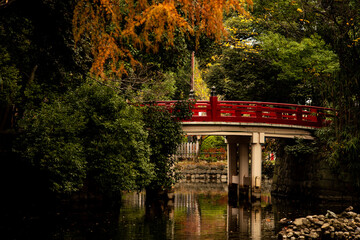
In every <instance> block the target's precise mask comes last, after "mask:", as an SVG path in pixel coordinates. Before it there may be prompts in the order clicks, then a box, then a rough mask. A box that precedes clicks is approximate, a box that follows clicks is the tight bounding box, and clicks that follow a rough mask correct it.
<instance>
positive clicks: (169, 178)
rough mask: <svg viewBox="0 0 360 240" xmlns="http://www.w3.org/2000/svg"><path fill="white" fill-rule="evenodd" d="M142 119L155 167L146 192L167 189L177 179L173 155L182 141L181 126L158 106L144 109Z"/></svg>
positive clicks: (166, 111)
mask: <svg viewBox="0 0 360 240" xmlns="http://www.w3.org/2000/svg"><path fill="white" fill-rule="evenodd" d="M143 117H144V118H143V119H144V122H145V127H146V129H147V131H148V134H149V137H148V141H149V143H150V148H151V156H150V162H151V163H153V164H154V166H155V177H154V179H153V180H152V182H151V184H150V185H149V186H148V190H153V191H154V190H155V191H160V190H165V189H169V188H171V186H173V184H174V183H175V182H176V180H177V178H178V176H177V173H176V171H175V168H174V164H175V158H174V157H173V155H174V154H175V153H176V150H177V147H178V145H179V143H181V141H182V129H181V124H180V123H179V122H177V121H175V118H174V117H173V116H172V114H171V113H170V112H169V111H168V110H167V109H165V108H162V107H158V106H152V105H150V106H147V107H145V108H144V109H143Z"/></svg>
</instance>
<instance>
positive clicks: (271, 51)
mask: <svg viewBox="0 0 360 240" xmlns="http://www.w3.org/2000/svg"><path fill="white" fill-rule="evenodd" d="M263 24H264V23H263V21H262V19H260V20H258V19H257V18H255V17H254V18H253V19H247V18H244V17H241V16H240V17H232V18H230V19H229V20H228V21H227V26H228V30H229V32H230V33H231V35H230V37H229V38H228V40H227V41H226V42H225V43H224V46H223V50H222V54H221V55H218V56H214V62H215V63H214V64H210V68H209V71H208V74H207V76H206V80H207V81H208V82H209V83H210V84H211V85H215V86H217V91H218V92H219V93H220V94H221V95H224V97H225V98H226V99H231V100H248V101H250V100H258V101H272V102H291V103H301V104H304V103H305V102H306V101H307V100H309V99H310V100H311V101H312V102H313V103H314V104H320V103H321V99H320V98H319V95H320V89H321V88H322V87H323V86H322V82H323V81H324V79H329V78H330V77H332V76H334V74H335V73H336V72H337V71H338V68H339V63H338V59H337V56H336V54H334V53H333V52H332V51H331V49H329V47H328V46H327V45H326V44H325V42H324V41H322V39H321V38H320V37H318V36H317V35H312V36H310V37H309V38H303V39H301V40H300V41H298V40H296V39H293V38H290V37H285V36H283V35H281V34H279V33H273V32H271V31H265V30H262V28H261V26H262V25H263ZM259 29H260V30H261V31H262V32H257V31H259Z"/></svg>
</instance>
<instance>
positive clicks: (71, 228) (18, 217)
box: [0, 183, 356, 240]
mask: <svg viewBox="0 0 360 240" xmlns="http://www.w3.org/2000/svg"><path fill="white" fill-rule="evenodd" d="M25 202H26V200H25V199H23V202H22V203H25ZM230 202H232V201H230ZM40 205H41V204H40ZM45 205H48V204H45V203H44V206H43V207H41V206H36V207H35V206H32V205H26V206H24V204H23V205H21V203H20V202H19V203H17V204H16V206H17V207H12V208H11V207H10V205H3V206H2V208H1V209H0V210H1V214H0V216H1V219H0V233H1V234H2V236H1V237H0V238H1V239H71V240H74V239H114V240H117V239H276V233H277V232H278V231H279V230H280V226H279V225H278V222H279V220H280V219H281V218H283V217H287V218H291V219H294V218H295V217H300V216H306V215H308V214H324V213H326V210H327V209H331V210H333V211H335V212H340V211H342V210H344V209H345V208H346V207H347V206H348V205H346V203H337V204H336V205H331V206H330V205H328V204H325V205H324V204H321V203H315V202H312V201H311V200H309V201H304V200H301V201H300V200H280V199H275V198H272V197H271V195H270V194H269V193H265V194H263V195H262V196H261V201H258V202H253V203H246V202H240V203H239V202H237V201H236V202H235V203H234V204H229V199H228V193H227V187H226V184H221V183H212V184H206V183H181V184H178V185H177V186H176V187H175V192H174V198H173V200H171V201H168V202H166V203H165V202H161V201H153V202H151V201H146V196H145V194H144V193H142V192H141V193H126V194H125V195H123V197H122V200H121V206H120V208H119V206H115V207H109V206H107V207H106V206H105V207H104V206H102V207H99V206H96V205H91V204H89V203H87V204H80V205H72V206H71V207H70V208H64V207H62V208H58V207H51V208H49V207H45ZM19 206H22V207H19ZM355 210H356V209H355Z"/></svg>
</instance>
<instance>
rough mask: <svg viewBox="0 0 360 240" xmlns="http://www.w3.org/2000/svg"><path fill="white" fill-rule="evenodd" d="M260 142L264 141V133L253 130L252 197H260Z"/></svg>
mask: <svg viewBox="0 0 360 240" xmlns="http://www.w3.org/2000/svg"><path fill="white" fill-rule="evenodd" d="M262 143H265V138H264V133H258V132H254V133H253V136H252V141H251V191H252V197H254V198H260V197H261V196H260V194H261V164H262V150H261V144H262Z"/></svg>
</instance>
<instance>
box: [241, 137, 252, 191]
mask: <svg viewBox="0 0 360 240" xmlns="http://www.w3.org/2000/svg"><path fill="white" fill-rule="evenodd" d="M249 186H250V179H249V139H246V141H243V142H240V143H239V192H240V193H241V194H242V195H248V189H249Z"/></svg>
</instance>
